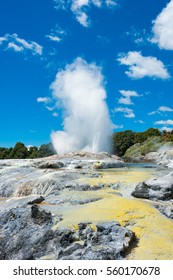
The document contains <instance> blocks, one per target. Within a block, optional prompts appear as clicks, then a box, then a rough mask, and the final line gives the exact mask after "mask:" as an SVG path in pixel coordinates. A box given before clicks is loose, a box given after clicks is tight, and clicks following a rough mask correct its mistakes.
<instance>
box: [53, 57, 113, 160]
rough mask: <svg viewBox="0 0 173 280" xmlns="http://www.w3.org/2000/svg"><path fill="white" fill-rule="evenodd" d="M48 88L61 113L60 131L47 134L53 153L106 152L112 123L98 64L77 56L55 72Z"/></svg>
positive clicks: (108, 148)
mask: <svg viewBox="0 0 173 280" xmlns="http://www.w3.org/2000/svg"><path fill="white" fill-rule="evenodd" d="M51 89H52V90H53V96H54V97H55V98H56V99H57V104H61V106H62V109H63V113H64V121H63V131H57V132H53V133H52V135H51V139H52V143H53V146H54V148H55V150H56V151H57V153H58V154H60V155H62V154H65V153H68V152H72V151H77V150H85V151H89V152H94V153H97V152H100V151H107V152H109V151H110V135H111V129H112V123H111V121H110V118H109V112H108V108H107V105H106V102H105V99H106V91H105V88H104V79H103V76H102V74H101V69H100V67H98V66H96V64H95V63H92V64H88V63H87V62H86V61H85V60H83V59H81V58H77V59H76V60H75V61H74V62H73V63H72V64H70V65H67V66H66V68H65V70H61V71H59V72H58V73H57V75H56V79H55V81H54V82H53V83H52V85H51Z"/></svg>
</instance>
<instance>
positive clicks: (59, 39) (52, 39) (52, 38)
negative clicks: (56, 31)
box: [46, 35, 62, 42]
mask: <svg viewBox="0 0 173 280" xmlns="http://www.w3.org/2000/svg"><path fill="white" fill-rule="evenodd" d="M46 37H47V38H49V39H50V40H51V41H54V42H60V41H61V40H62V39H61V38H60V37H58V36H54V35H46Z"/></svg>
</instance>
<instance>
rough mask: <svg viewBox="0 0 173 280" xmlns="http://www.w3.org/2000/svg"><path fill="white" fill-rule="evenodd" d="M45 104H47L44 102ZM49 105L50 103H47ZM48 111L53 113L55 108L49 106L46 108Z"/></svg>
mask: <svg viewBox="0 0 173 280" xmlns="http://www.w3.org/2000/svg"><path fill="white" fill-rule="evenodd" d="M44 103H45V102H44ZM47 103H49V102H47ZM46 109H47V110H48V111H50V112H51V111H53V110H54V109H55V108H54V107H49V106H46Z"/></svg>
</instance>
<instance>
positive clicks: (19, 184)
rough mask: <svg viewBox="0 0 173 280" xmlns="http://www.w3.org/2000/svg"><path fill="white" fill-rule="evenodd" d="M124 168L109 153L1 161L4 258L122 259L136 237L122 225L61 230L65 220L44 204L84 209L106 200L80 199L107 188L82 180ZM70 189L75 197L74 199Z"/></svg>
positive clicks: (0, 229)
mask: <svg viewBox="0 0 173 280" xmlns="http://www.w3.org/2000/svg"><path fill="white" fill-rule="evenodd" d="M123 166H124V162H123V161H122V160H121V159H120V158H118V157H116V156H110V155H109V154H107V153H100V154H98V155H95V154H91V153H84V152H78V153H77V152H76V153H73V154H69V155H66V156H65V157H58V156H53V157H49V158H45V159H38V160H1V161H0V217H1V218H0V259H27V260H28V259H42V258H43V259H44V258H48V259H49V258H50V259H120V258H122V253H124V252H125V251H126V249H128V247H129V246H130V243H131V242H132V240H133V238H134V234H133V232H131V231H130V230H129V229H126V228H123V227H121V226H120V224H119V223H118V222H116V221H114V222H107V223H101V224H92V223H80V224H78V225H76V228H75V229H72V228H68V227H65V228H62V227H60V228H59V227H57V225H58V223H59V222H60V221H62V220H63V216H62V215H52V213H51V212H49V211H46V210H44V209H43V208H40V207H39V206H38V205H39V204H40V205H42V204H45V205H55V206H56V205H59V204H61V205H74V204H75V205H80V204H85V203H91V202H93V201H96V200H98V199H100V198H99V197H97V196H96V197H95V198H93V196H92V197H89V196H88V197H87V196H86V198H85V197H84V198H83V197H81V198H80V196H79V195H76V196H75V191H78V192H80V191H82V192H84V191H88V190H90V191H95V190H98V189H101V188H104V184H102V185H95V186H93V185H92V186H91V185H89V184H82V183H77V182H76V180H77V179H78V178H81V177H83V178H84V177H86V178H87V177H88V176H89V177H90V178H91V177H93V178H95V177H97V176H99V174H98V172H97V173H96V171H97V170H98V169H103V168H111V167H114V168H115V167H123ZM111 186H112V185H111ZM68 190H69V191H72V190H73V191H74V194H73V195H68ZM64 191H65V193H66V195H64ZM55 225H56V229H54V226H55Z"/></svg>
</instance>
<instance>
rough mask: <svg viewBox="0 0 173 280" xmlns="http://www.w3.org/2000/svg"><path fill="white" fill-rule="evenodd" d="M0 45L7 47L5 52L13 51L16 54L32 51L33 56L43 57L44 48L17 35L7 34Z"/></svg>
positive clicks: (0, 39)
mask: <svg viewBox="0 0 173 280" xmlns="http://www.w3.org/2000/svg"><path fill="white" fill-rule="evenodd" d="M0 45H2V46H4V45H5V47H6V48H5V50H8V49H13V50H14V51H16V52H25V51H30V52H31V53H32V54H33V55H42V52H43V47H42V46H41V45H39V44H38V43H36V42H33V41H26V40H24V39H22V38H19V36H18V35H17V34H15V33H14V34H12V35H10V34H6V35H5V36H4V37H1V38H0Z"/></svg>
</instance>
